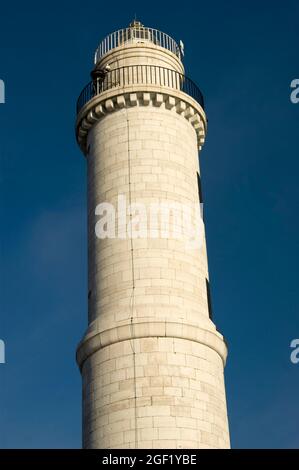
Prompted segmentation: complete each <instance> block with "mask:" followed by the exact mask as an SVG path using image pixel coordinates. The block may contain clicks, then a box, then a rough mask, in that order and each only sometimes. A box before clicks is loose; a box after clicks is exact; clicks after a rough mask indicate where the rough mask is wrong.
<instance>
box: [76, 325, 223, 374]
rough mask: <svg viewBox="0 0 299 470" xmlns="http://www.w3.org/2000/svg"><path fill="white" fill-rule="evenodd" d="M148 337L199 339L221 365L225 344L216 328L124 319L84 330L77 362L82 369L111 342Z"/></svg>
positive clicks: (196, 340) (197, 341) (195, 340)
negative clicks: (105, 327)
mask: <svg viewBox="0 0 299 470" xmlns="http://www.w3.org/2000/svg"><path fill="white" fill-rule="evenodd" d="M152 337H155V338H157V337H160V338H178V339H184V340H188V341H194V342H196V343H200V344H202V345H204V346H207V347H208V348H211V349H213V350H214V351H215V352H216V353H217V354H219V356H220V357H221V359H222V361H223V364H224V366H225V363H226V357H227V346H226V343H225V341H224V339H223V336H222V335H221V334H220V333H219V332H218V331H216V330H215V331H211V330H206V329H204V328H201V327H199V326H196V325H188V324H185V323H177V322H169V321H164V322H162V321H160V322H148V321H146V322H140V323H128V324H125V325H121V326H116V327H114V328H110V329H108V330H104V331H98V330H97V328H96V329H95V330H92V331H90V332H89V333H87V334H86V335H85V337H84V338H83V339H82V341H81V342H80V343H79V345H78V348H77V355H76V359H77V363H78V366H79V368H80V370H82V367H83V364H84V362H85V361H86V359H87V358H88V357H89V356H91V355H92V354H94V353H95V352H97V351H99V350H100V349H103V348H105V347H106V346H109V345H111V344H115V343H118V342H121V341H129V340H133V339H141V338H152Z"/></svg>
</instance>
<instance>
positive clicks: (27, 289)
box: [0, 0, 299, 448]
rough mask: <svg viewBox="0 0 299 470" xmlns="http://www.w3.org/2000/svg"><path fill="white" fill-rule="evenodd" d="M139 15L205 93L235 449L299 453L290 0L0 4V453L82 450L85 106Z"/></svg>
mask: <svg viewBox="0 0 299 470" xmlns="http://www.w3.org/2000/svg"><path fill="white" fill-rule="evenodd" d="M143 5H144V4H143ZM135 13H136V15H137V18H138V19H140V20H141V21H142V22H143V23H144V24H145V25H147V26H151V27H154V28H157V29H160V30H162V31H164V32H166V33H168V34H170V35H171V36H172V37H174V38H175V39H177V40H179V39H182V40H183V41H184V44H185V68H186V74H187V75H188V76H189V77H190V78H192V79H193V80H194V81H195V82H196V83H197V84H198V85H199V86H200V87H201V89H202V91H203V93H204V96H205V101H206V111H207V114H208V118H209V129H208V136H207V141H206V144H205V147H204V150H203V152H202V155H201V168H202V185H203V194H204V201H205V220H206V230H207V242H208V253H209V267H210V278H211V289H212V299H213V310H214V318H215V321H216V324H217V326H218V328H219V330H220V331H221V332H222V333H224V335H225V336H226V338H227V341H228V344H229V359H228V365H227V368H226V383H227V397H228V409H229V416H230V427H231V438H232V445H233V447H235V448H254V447H267V448H276V447H283V448H292V447H296V448H298V447H299V431H298V421H299V407H298V387H299V364H297V365H294V364H292V363H291V362H290V352H291V350H290V347H289V345H290V342H291V340H292V339H293V338H298V337H299V321H298V311H299V297H298V261H299V259H298V254H299V245H298V228H299V223H298V206H299V190H298V171H299V159H298V144H299V142H298V124H299V104H297V105H294V104H292V103H291V101H290V98H289V95H290V82H291V81H292V80H293V79H294V78H299V63H298V40H299V30H298V17H299V5H298V2H296V1H295V0H288V1H286V2H284V3H281V2H273V1H272V2H271V1H270V0H265V1H263V2H260V1H257V0H252V1H249V0H245V1H242V2H239V1H236V0H233V1H229V2H224V1H222V2H220V1H214V2H206V1H205V2H202V1H199V2H194V3H190V2H189V3H185V4H182V2H177V3H175V2H174V1H171V2H160V1H159V2H157V1H155V0H154V1H152V2H150V6H148V7H147V6H146V4H145V6H142V4H141V2H118V1H115V2H113V3H111V2H104V3H103V2H98V1H97V2H96V1H92V0H91V1H90V2H88V3H84V2H82V1H80V2H79V1H72V2H71V3H70V2H65V1H63V0H61V1H60V2H56V1H52V2H47V3H45V2H42V3H41V2H32V1H27V2H22V3H21V2H18V3H17V4H16V3H12V2H5V4H3V5H1V29H0V79H2V80H4V81H5V85H6V103H5V104H4V105H3V104H1V105H0V126H1V127H0V136H1V138H0V176H1V179H0V182H1V185H0V209H1V236H0V241H1V253H0V255H1V263H0V265H1V271H0V276H1V279H0V286H1V287H0V289H1V290H0V295H1V297H0V338H2V339H4V340H5V342H6V353H7V364H5V365H0V448H15V447H21V448H27V447H28V448H34V447H38V448H40V447H43V448H51V447H54V448H57V447H68V448H76V447H80V445H81V416H80V406H81V391H80V384H81V380H80V374H79V372H78V370H77V366H76V364H75V349H76V345H77V343H78V341H79V339H80V338H81V336H82V334H83V331H84V329H85V327H86V321H87V312H86V304H87V302H86V297H87V295H86V289H87V287H86V277H87V275H86V273H87V265H86V251H87V247H86V223H85V212H86V196H85V194H86V168H85V161H84V158H83V156H82V155H81V153H80V151H79V148H78V147H77V144H76V142H75V137H74V120H75V104H76V99H77V97H78V95H79V93H80V91H81V89H82V88H83V86H85V84H86V83H87V82H88V81H89V72H90V70H91V67H92V60H93V54H94V50H95V48H96V46H97V44H98V42H99V41H100V39H102V38H103V37H104V36H105V35H106V34H108V33H110V32H112V31H114V30H117V29H119V28H122V27H126V26H127V25H128V23H129V22H130V21H131V20H132V18H133V17H134V15H135Z"/></svg>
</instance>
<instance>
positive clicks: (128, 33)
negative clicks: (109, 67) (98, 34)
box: [94, 26, 181, 64]
mask: <svg viewBox="0 0 299 470" xmlns="http://www.w3.org/2000/svg"><path fill="white" fill-rule="evenodd" d="M136 40H137V41H144V42H152V43H153V44H155V45H156V46H160V47H163V48H164V49H167V50H168V51H170V52H172V53H173V54H175V55H176V56H177V57H178V58H179V59H180V58H181V51H180V48H179V46H178V45H177V43H176V42H175V40H174V39H172V38H171V37H170V36H168V34H165V33H163V32H162V31H159V30H158V29H153V28H145V27H143V26H140V27H131V28H124V29H119V30H118V31H115V32H114V33H111V34H109V35H108V36H106V37H105V38H104V39H103V40H102V41H101V42H100V44H99V46H98V48H97V50H96V52H95V57H94V63H95V64H97V63H98V61H99V60H100V59H101V57H103V56H104V55H105V54H107V52H109V51H111V49H114V48H116V47H119V46H122V45H124V44H125V43H128V42H130V41H132V42H133V41H136Z"/></svg>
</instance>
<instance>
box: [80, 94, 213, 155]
mask: <svg viewBox="0 0 299 470" xmlns="http://www.w3.org/2000/svg"><path fill="white" fill-rule="evenodd" d="M137 105H138V106H155V107H163V108H164V109H168V110H169V111H172V112H176V113H177V114H179V115H181V116H182V117H183V118H185V119H186V120H187V121H189V123H190V124H191V125H192V127H193V128H194V130H195V132H196V136H197V143H198V148H199V150H201V148H202V146H203V144H204V141H205V135H206V129H207V120H206V115H205V112H204V110H203V109H202V107H201V106H200V105H199V104H198V103H197V101H195V100H194V99H193V98H191V97H190V96H189V95H187V94H186V93H183V92H181V91H178V90H174V89H171V88H165V87H163V88H162V87H155V86H148V85H136V86H134V87H133V86H131V87H126V88H122V89H120V90H115V89H113V90H108V91H106V92H103V93H102V94H100V95H97V96H95V97H94V98H92V99H91V100H90V101H89V102H88V103H87V104H86V105H85V106H84V107H83V108H82V109H81V110H80V112H79V114H78V116H77V122H76V136H77V141H78V144H79V146H80V148H81V149H82V152H83V153H84V154H85V155H86V153H87V136H88V132H89V130H90V129H91V127H92V126H93V125H94V124H95V123H96V122H98V121H99V120H100V119H102V118H103V117H104V116H105V115H106V114H109V113H112V112H116V111H118V110H120V109H123V108H132V107H134V106H137Z"/></svg>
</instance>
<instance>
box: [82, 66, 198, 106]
mask: <svg viewBox="0 0 299 470" xmlns="http://www.w3.org/2000/svg"><path fill="white" fill-rule="evenodd" d="M130 85H156V86H160V87H167V88H173V89H174V90H179V91H182V92H184V93H186V94H187V95H189V96H191V97H192V98H194V100H195V101H197V102H198V103H199V104H200V105H201V107H202V108H203V107H204V100H203V96H202V93H201V91H200V89H199V88H198V87H197V85H195V83H194V82H193V81H192V80H190V78H188V77H185V75H183V74H181V73H179V72H177V71H175V70H171V69H167V68H165V67H159V66H156V65H129V66H126V67H120V68H118V69H114V70H110V71H109V72H106V73H105V75H104V76H103V77H102V78H97V80H94V81H92V82H89V83H88V85H86V87H85V88H83V90H82V92H81V94H80V96H79V98H78V101H77V113H79V111H80V110H81V108H82V107H83V106H84V105H85V104H86V103H88V101H90V100H91V99H92V98H94V97H95V96H97V95H100V94H101V93H103V92H104V91H107V90H111V89H113V88H123V87H126V86H130Z"/></svg>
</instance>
